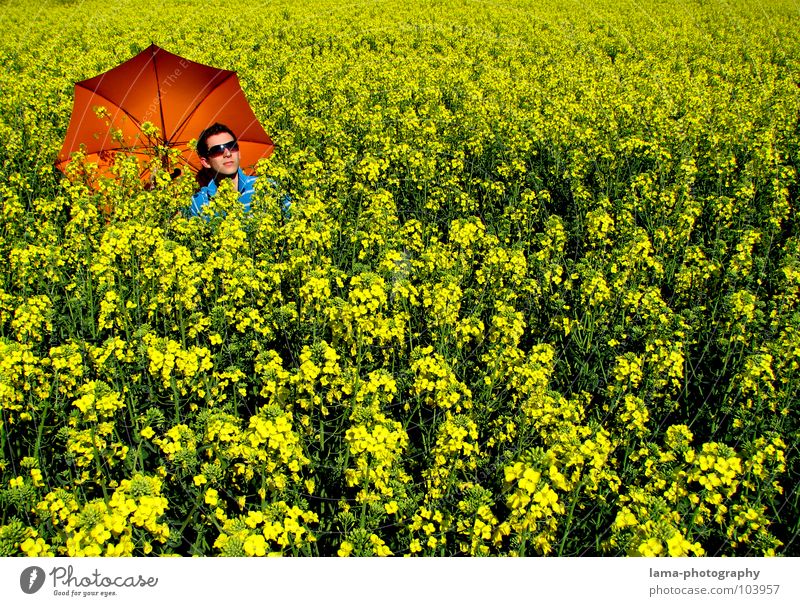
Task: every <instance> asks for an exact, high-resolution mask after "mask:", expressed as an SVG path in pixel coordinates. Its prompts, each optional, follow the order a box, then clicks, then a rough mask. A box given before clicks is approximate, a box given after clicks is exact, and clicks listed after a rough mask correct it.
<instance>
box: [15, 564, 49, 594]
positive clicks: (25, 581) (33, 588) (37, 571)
mask: <svg viewBox="0 0 800 606" xmlns="http://www.w3.org/2000/svg"><path fill="white" fill-rule="evenodd" d="M44 576H45V575H44V570H42V569H41V568H39V567H38V566H28V567H27V568H26V569H25V570H23V571H22V574H21V575H19V586H20V588H22V591H24V592H25V593H28V594H31V593H36V592H37V591H39V590H40V589H41V588H42V585H44Z"/></svg>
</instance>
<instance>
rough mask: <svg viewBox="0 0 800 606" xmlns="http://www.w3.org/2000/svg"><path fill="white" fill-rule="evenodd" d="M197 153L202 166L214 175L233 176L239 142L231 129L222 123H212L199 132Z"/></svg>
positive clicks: (236, 164)
mask: <svg viewBox="0 0 800 606" xmlns="http://www.w3.org/2000/svg"><path fill="white" fill-rule="evenodd" d="M197 155H198V156H200V163H201V164H202V165H203V167H204V168H206V169H208V170H209V171H211V172H212V173H214V176H215V177H216V176H217V175H219V176H222V177H234V176H235V175H236V174H237V173H238V171H239V143H238V142H237V140H236V135H234V134H233V131H232V130H231V129H229V128H228V127H227V126H225V125H224V124H220V123H216V124H212V125H211V126H209V127H208V128H207V129H205V130H204V131H203V132H202V133H200V136H199V137H198V138H197Z"/></svg>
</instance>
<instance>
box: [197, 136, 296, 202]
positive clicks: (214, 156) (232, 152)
mask: <svg viewBox="0 0 800 606" xmlns="http://www.w3.org/2000/svg"><path fill="white" fill-rule="evenodd" d="M197 155H198V156H200V164H202V165H203V169H204V170H205V172H206V173H207V174H208V176H209V177H210V181H209V182H208V185H206V186H204V187H202V188H200V191H198V192H197V193H196V194H195V195H194V196H192V205H191V207H190V208H189V215H190V216H197V215H199V214H200V210H201V209H202V208H203V206H205V205H206V204H208V201H209V200H210V199H211V198H213V197H214V196H215V195H216V193H217V190H218V189H219V185H220V184H221V183H223V180H224V179H230V180H231V184H232V185H233V187H234V188H235V189H236V190H237V191H238V192H239V201H240V202H241V203H242V204H243V205H244V211H245V212H249V211H250V199H251V198H252V197H253V191H254V185H255V182H256V177H251V176H249V175H246V174H245V173H244V171H243V170H242V169H241V168H240V166H239V163H240V158H239V143H238V141H237V140H236V135H234V134H233V131H231V129H230V128H228V127H227V126H225V125H224V124H220V123H218V122H217V123H216V124H212V125H211V126H209V127H208V128H207V129H205V130H204V131H203V132H202V133H200V136H199V137H198V138H197ZM270 182H271V183H272V185H273V186H275V187H276V188H277V185H276V184H275V183H274V182H272V181H271V180H270ZM281 206H282V208H283V211H284V212H288V209H289V197H288V196H284V197H283V198H282V199H281Z"/></svg>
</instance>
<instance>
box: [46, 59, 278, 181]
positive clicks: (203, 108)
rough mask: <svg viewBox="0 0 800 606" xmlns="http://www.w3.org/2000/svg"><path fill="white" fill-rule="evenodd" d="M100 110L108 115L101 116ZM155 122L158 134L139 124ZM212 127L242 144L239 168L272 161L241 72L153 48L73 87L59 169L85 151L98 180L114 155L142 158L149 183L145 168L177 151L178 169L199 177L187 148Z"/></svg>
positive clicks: (197, 165)
mask: <svg viewBox="0 0 800 606" xmlns="http://www.w3.org/2000/svg"><path fill="white" fill-rule="evenodd" d="M98 108H105V109H104V110H102V111H99V110H98ZM148 122H149V123H151V124H152V125H154V126H155V127H156V128H157V129H158V135H157V136H156V135H153V131H152V130H151V129H149V128H148V127H147V126H145V129H144V131H143V130H142V125H143V124H145V123H148ZM215 122H221V123H223V124H225V125H226V126H228V127H229V128H230V129H231V130H232V131H233V132H234V133H236V137H237V139H238V141H239V148H240V150H241V158H242V169H243V170H244V171H245V172H247V173H249V174H252V173H253V167H254V166H255V163H256V162H257V161H258V160H259V159H260V158H264V157H268V156H269V155H270V154H271V153H272V150H273V147H274V145H273V143H272V140H271V139H270V138H269V136H268V135H267V133H266V132H264V129H263V128H262V126H261V124H259V122H258V119H257V118H256V116H255V114H254V113H253V110H252V109H251V108H250V105H249V103H248V102H247V99H246V98H245V96H244V92H243V91H242V88H241V86H240V84H239V78H238V77H237V76H236V72H233V71H229V70H224V69H217V68H214V67H209V66H208V65H203V64H201V63H195V62H194V61H189V60H188V59H184V58H183V57H179V56H178V55H174V54H172V53H170V52H167V51H165V50H164V49H162V48H159V47H158V46H156V45H154V44H152V45H150V46H149V47H148V48H146V49H145V50H143V51H142V52H141V53H139V54H138V55H136V56H135V57H133V58H132V59H129V60H128V61H125V62H124V63H122V64H121V65H118V66H117V67H115V68H113V69H111V70H109V71H107V72H104V73H102V74H100V75H98V76H95V77H94V78H89V79H88V80H83V81H82V82H78V83H77V84H76V85H75V102H74V105H73V108H72V117H71V118H70V123H69V126H68V128H67V135H66V137H65V139H64V145H63V146H62V148H61V152H60V153H59V155H58V160H57V161H56V166H57V167H58V168H59V169H60V170H62V171H64V170H65V169H66V165H67V163H68V162H69V160H70V156H71V154H72V153H73V152H76V151H78V150H79V149H80V148H81V145H85V146H86V155H87V161H89V162H96V163H97V164H98V166H99V168H100V172H101V174H102V173H103V172H107V171H108V169H109V167H110V166H111V165H112V164H113V161H114V156H115V154H116V153H119V152H123V153H128V154H135V155H137V156H140V157H141V159H142V162H141V166H142V171H141V177H142V179H148V178H149V177H150V174H149V170H148V169H147V168H146V164H147V161H149V160H152V158H154V157H157V156H161V157H162V159H163V162H164V166H163V167H164V168H169V169H170V170H172V169H173V168H176V166H175V164H174V163H173V164H172V165H171V166H169V167H168V166H167V158H166V155H165V151H164V150H165V148H176V149H178V150H179V151H180V157H179V159H178V161H177V168H179V169H181V170H184V171H185V170H187V169H188V170H190V171H192V172H194V173H197V171H199V170H200V169H201V168H202V166H201V164H200V159H199V158H198V156H197V153H196V152H195V150H194V149H191V148H190V147H189V145H188V143H189V141H190V140H191V139H195V138H197V136H198V135H199V134H200V133H201V132H202V131H203V129H205V128H206V127H208V126H210V125H211V124H213V123H215Z"/></svg>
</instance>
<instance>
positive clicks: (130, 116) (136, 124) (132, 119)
mask: <svg viewBox="0 0 800 606" xmlns="http://www.w3.org/2000/svg"><path fill="white" fill-rule="evenodd" d="M82 88H83V89H84V90H87V91H89V92H90V93H91V94H92V95H93V96H95V97H99V98H100V99H104V100H105V101H108V102H109V103H111V104H112V105H113V106H114V107H116V108H118V110H119V111H121V112H122V113H123V114H125V115H126V116H128V118H130V119H131V121H132V122H133V124H134V125H135V126H136V128H138V129H139V130H142V125H141V124H140V123H139V121H138V120H137V119H136V118H135V117H134V116H133V114H131V113H130V112H129V111H128V110H127V109H125V108H124V107H122V105H120V104H119V103H117V102H116V101H114V100H112V99H109V98H108V97H106V96H105V95H103V94H102V93H99V92H97V91H95V90H92V89H90V88H86V87H85V86H84V87H82Z"/></svg>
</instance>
